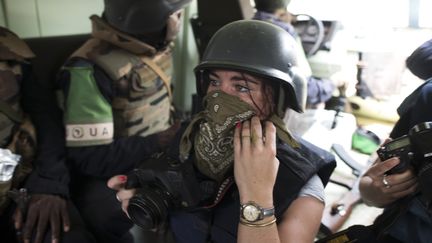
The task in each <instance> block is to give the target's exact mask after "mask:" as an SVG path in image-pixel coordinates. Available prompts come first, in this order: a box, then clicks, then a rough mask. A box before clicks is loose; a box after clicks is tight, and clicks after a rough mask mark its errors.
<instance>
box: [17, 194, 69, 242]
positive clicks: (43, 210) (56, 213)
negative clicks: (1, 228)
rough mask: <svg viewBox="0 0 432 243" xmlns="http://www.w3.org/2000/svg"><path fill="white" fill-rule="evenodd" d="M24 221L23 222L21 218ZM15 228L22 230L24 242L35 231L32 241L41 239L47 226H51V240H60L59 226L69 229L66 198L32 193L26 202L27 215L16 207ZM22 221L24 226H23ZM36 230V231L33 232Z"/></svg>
mask: <svg viewBox="0 0 432 243" xmlns="http://www.w3.org/2000/svg"><path fill="white" fill-rule="evenodd" d="M24 217H25V221H24V222H23V218H24ZM14 221H15V228H16V229H17V231H21V230H22V236H23V239H24V242H26V243H28V242H30V240H31V239H32V235H33V234H34V233H36V238H35V241H34V243H40V242H42V241H43V239H44V236H45V234H46V231H47V226H48V224H49V227H50V228H51V241H52V242H53V243H58V242H60V228H61V227H62V226H63V230H64V232H67V231H69V228H70V220H69V213H68V210H67V203H66V200H65V199H63V198H61V197H60V196H56V195H48V194H32V195H31V198H30V201H29V203H28V208H27V215H23V212H22V211H21V210H20V208H19V207H18V208H17V210H16V211H15V215H14ZM23 223H24V227H23ZM35 230H36V232H35Z"/></svg>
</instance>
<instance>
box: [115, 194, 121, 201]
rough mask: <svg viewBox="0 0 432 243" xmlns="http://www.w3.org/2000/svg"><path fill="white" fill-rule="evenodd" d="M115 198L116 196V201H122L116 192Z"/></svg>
mask: <svg viewBox="0 0 432 243" xmlns="http://www.w3.org/2000/svg"><path fill="white" fill-rule="evenodd" d="M116 198H117V201H119V202H120V203H121V202H122V200H121V199H120V198H119V197H118V195H117V193H116Z"/></svg>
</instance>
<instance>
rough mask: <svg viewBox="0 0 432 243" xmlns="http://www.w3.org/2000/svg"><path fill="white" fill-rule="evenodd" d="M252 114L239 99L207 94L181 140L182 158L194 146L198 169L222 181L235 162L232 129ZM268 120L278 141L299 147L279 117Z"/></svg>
mask: <svg viewBox="0 0 432 243" xmlns="http://www.w3.org/2000/svg"><path fill="white" fill-rule="evenodd" d="M254 115H256V113H255V112H254V109H253V108H252V107H251V106H250V105H249V104H247V103H246V102H244V101H242V100H241V99H240V98H238V97H236V96H231V95H228V94H226V93H224V92H221V91H213V92H210V93H209V94H207V95H206V96H205V97H204V110H203V111H201V112H200V113H198V114H196V115H195V117H194V118H193V119H192V121H191V123H190V124H189V126H188V127H187V128H186V130H185V132H184V134H183V136H182V138H181V143H180V157H181V159H182V160H183V161H184V160H186V159H187V158H188V157H189V154H190V150H191V149H192V147H193V146H194V155H195V159H196V160H195V166H196V167H197V168H198V170H199V171H200V172H201V173H203V174H204V175H206V176H208V177H210V178H212V179H215V180H217V181H222V180H223V179H225V177H226V175H227V173H229V172H230V169H231V168H232V165H233V162H234V144H233V140H234V130H235V126H236V124H237V123H238V122H243V121H246V120H250V119H251V118H252V116H254ZM269 120H270V121H272V122H273V124H275V126H276V131H277V135H278V137H279V138H281V139H282V140H283V141H285V142H287V143H288V144H290V145H291V146H294V147H295V146H298V144H297V142H296V141H295V140H294V139H293V138H292V137H291V135H290V134H289V133H288V131H287V130H286V128H285V124H284V123H283V121H282V120H281V119H280V118H279V117H278V116H276V115H272V116H271V117H270V118H269ZM194 128H197V129H194ZM193 130H195V131H193Z"/></svg>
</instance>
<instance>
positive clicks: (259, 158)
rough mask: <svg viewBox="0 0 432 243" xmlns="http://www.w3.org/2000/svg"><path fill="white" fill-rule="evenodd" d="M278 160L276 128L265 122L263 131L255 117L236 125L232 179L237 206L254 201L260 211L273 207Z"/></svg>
mask: <svg viewBox="0 0 432 243" xmlns="http://www.w3.org/2000/svg"><path fill="white" fill-rule="evenodd" d="M278 168H279V160H278V159H277V158H276V128H275V126H274V125H273V123H271V122H269V121H267V122H265V129H264V131H263V129H262V126H261V122H260V120H259V118H258V117H257V116H254V117H252V119H251V120H250V121H245V122H243V124H240V123H239V124H237V127H236V129H235V134H234V177H235V180H236V183H237V186H238V189H239V192H240V202H241V203H245V202H247V201H254V202H256V203H258V204H259V205H260V206H263V207H272V206H273V186H274V184H275V180H276V175H277V171H278Z"/></svg>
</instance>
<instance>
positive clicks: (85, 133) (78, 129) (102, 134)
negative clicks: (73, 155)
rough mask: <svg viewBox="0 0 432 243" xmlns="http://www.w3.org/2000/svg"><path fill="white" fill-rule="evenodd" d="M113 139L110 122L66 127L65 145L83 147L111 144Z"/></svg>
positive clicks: (112, 129)
mask: <svg viewBox="0 0 432 243" xmlns="http://www.w3.org/2000/svg"><path fill="white" fill-rule="evenodd" d="M113 137H114V127H113V123H112V122H107V123H97V124H68V125H66V145H67V146H71V147H73V146H83V145H98V144H107V143H111V142H112V139H113Z"/></svg>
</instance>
